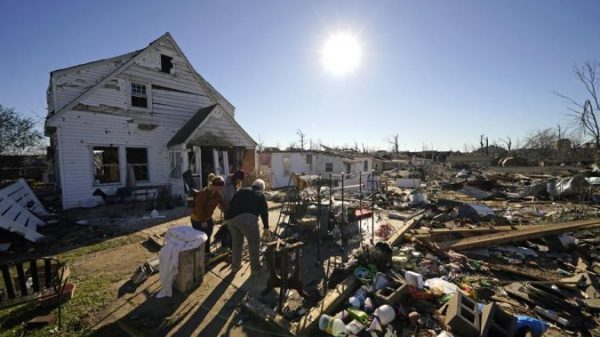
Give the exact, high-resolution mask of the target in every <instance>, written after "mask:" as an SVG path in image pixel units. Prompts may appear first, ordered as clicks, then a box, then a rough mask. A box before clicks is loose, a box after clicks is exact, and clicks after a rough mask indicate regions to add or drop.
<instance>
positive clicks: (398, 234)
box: [387, 211, 424, 246]
mask: <svg viewBox="0 0 600 337" xmlns="http://www.w3.org/2000/svg"><path fill="white" fill-rule="evenodd" d="M423 213H424V211H420V212H417V213H415V214H414V215H413V217H412V218H411V219H409V220H408V221H406V222H405V223H404V225H402V226H401V227H400V228H398V229H397V230H396V231H395V232H394V234H392V236H391V237H390V238H389V239H388V240H387V242H388V243H389V244H390V246H395V245H397V244H398V243H399V242H400V240H401V239H402V236H403V235H404V233H406V231H408V230H409V229H411V228H412V227H413V226H414V225H415V224H416V223H417V222H419V220H421V218H422V217H423Z"/></svg>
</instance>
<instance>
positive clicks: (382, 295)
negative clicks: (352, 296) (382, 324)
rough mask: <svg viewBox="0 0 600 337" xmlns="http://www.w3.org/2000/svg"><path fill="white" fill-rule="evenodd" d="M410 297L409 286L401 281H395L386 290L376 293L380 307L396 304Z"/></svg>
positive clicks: (376, 299)
mask: <svg viewBox="0 0 600 337" xmlns="http://www.w3.org/2000/svg"><path fill="white" fill-rule="evenodd" d="M407 296H408V284H406V283H405V282H402V281H400V280H393V281H391V283H390V284H389V285H387V286H386V287H385V288H382V289H379V290H377V292H375V301H376V302H377V304H378V305H383V304H390V305H392V304H396V303H398V302H400V301H402V300H404V299H406V297H407Z"/></svg>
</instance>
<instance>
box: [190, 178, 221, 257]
mask: <svg viewBox="0 0 600 337" xmlns="http://www.w3.org/2000/svg"><path fill="white" fill-rule="evenodd" d="M224 186H225V181H224V180H223V178H221V177H219V176H216V177H214V178H213V179H212V181H210V184H209V185H208V186H207V187H205V188H203V189H202V190H200V191H199V192H198V193H196V196H195V197H194V208H193V210H192V215H191V216H190V220H191V222H192V227H193V228H194V229H197V230H200V231H203V232H204V233H206V235H207V236H208V240H206V243H205V246H204V249H205V251H206V255H207V257H208V256H210V238H211V236H212V232H213V228H214V225H215V222H214V221H213V218H212V215H213V212H214V211H215V208H217V206H219V207H220V208H221V210H223V211H225V210H226V209H227V204H226V202H225V200H224V198H223V196H222V194H223V189H224Z"/></svg>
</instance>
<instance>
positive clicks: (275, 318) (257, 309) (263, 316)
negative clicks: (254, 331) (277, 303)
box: [242, 296, 292, 336]
mask: <svg viewBox="0 0 600 337" xmlns="http://www.w3.org/2000/svg"><path fill="white" fill-rule="evenodd" d="M242 308H244V309H245V310H246V311H248V313H250V314H251V315H252V316H254V317H255V318H258V319H260V320H262V321H263V322H265V323H267V324H268V325H270V326H272V327H274V328H276V329H278V330H280V331H281V332H283V333H285V334H288V335H290V336H291V330H292V328H291V325H290V323H289V322H288V321H287V320H286V319H285V318H283V316H281V315H279V314H278V313H276V312H275V311H273V309H271V308H269V307H267V306H266V305H264V304H262V303H261V302H260V301H258V300H256V299H254V298H253V297H251V296H246V297H245V298H244V300H243V301H242Z"/></svg>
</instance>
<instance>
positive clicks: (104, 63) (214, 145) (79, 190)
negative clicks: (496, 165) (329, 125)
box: [45, 33, 256, 209]
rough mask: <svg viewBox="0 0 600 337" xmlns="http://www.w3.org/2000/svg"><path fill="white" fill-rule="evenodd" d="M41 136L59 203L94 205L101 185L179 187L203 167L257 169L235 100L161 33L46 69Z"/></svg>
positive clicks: (143, 189) (201, 177)
mask: <svg viewBox="0 0 600 337" xmlns="http://www.w3.org/2000/svg"><path fill="white" fill-rule="evenodd" d="M47 103H48V111H49V113H48V116H47V119H46V125H45V132H46V135H47V136H48V137H49V138H50V142H51V148H50V149H51V150H50V153H51V154H52V156H51V157H52V161H53V168H54V171H55V174H56V183H57V186H58V189H59V190H60V192H61V199H62V206H63V208H65V209H68V208H74V207H81V206H93V205H95V204H96V203H97V202H99V201H100V198H99V197H97V196H93V193H94V191H97V190H98V189H100V190H101V191H102V193H104V194H106V195H114V194H115V193H117V190H118V189H120V188H124V187H125V188H127V191H126V193H127V194H133V195H136V193H137V194H139V195H146V196H148V194H151V195H152V194H153V193H156V192H157V190H158V189H160V188H169V189H170V191H171V193H172V194H173V195H183V194H184V192H185V186H184V181H183V179H182V174H183V173H184V172H186V171H187V170H190V171H191V173H192V176H193V177H194V179H195V181H196V184H197V185H198V186H201V185H205V184H206V176H207V174H208V173H209V172H217V173H220V174H226V173H228V172H229V171H230V170H231V169H237V168H240V167H241V168H243V169H244V170H246V171H252V170H254V168H255V148H256V142H255V141H254V140H253V139H252V137H250V136H249V135H248V134H247V133H246V131H244V129H243V128H242V127H241V126H240V125H239V124H238V123H237V121H236V120H235V118H234V117H235V113H234V112H235V108H234V106H233V105H232V104H231V103H230V102H229V101H228V100H227V99H226V98H225V97H223V96H222V95H221V94H220V93H219V92H218V91H217V90H216V89H215V88H214V87H213V86H211V85H210V84H209V83H208V82H207V81H206V80H205V79H204V78H203V77H202V76H201V75H200V74H198V73H197V72H196V71H195V70H194V67H193V66H192V65H191V64H190V62H189V60H188V59H187V57H186V56H185V54H184V53H183V52H182V51H181V49H180V48H179V46H178V45H177V43H176V42H175V40H174V39H173V37H172V36H171V35H170V34H169V33H166V34H164V35H162V36H161V37H160V38H158V39H157V40H155V41H153V42H151V43H150V44H149V45H148V46H147V47H145V48H143V49H140V50H137V51H134V52H131V53H127V54H124V55H120V56H116V57H112V58H109V59H103V60H98V61H93V62H89V63H85V64H81V65H77V66H73V67H69V68H64V69H60V70H55V71H53V72H51V74H50V83H49V86H48V90H47Z"/></svg>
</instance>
